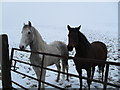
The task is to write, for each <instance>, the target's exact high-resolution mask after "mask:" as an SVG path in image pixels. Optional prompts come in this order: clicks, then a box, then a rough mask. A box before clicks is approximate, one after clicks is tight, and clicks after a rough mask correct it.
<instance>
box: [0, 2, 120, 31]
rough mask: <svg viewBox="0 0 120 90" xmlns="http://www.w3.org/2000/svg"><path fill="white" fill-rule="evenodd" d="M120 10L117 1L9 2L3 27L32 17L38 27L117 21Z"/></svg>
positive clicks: (5, 27) (4, 28)
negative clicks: (119, 10)
mask: <svg viewBox="0 0 120 90" xmlns="http://www.w3.org/2000/svg"><path fill="white" fill-rule="evenodd" d="M117 10H118V7H117V3H115V2H79V3H78V2H75V3H70V2H67V3H65V2H62V3H56V2H47V3H45V2H44V3H42V2H36V3H35V2H34V3H33V2H32V3H30V2H27V3H26V2H23V3H17V2H6V3H3V4H2V15H3V16H2V26H3V30H7V29H14V28H16V27H21V25H23V23H26V22H27V21H28V20H30V21H31V22H32V23H33V24H35V25H38V26H39V25H42V26H66V25H67V24H70V25H73V26H74V25H75V26H78V25H80V24H82V25H86V26H87V24H88V25H95V24H101V23H103V24H105V23H107V24H116V23H117V20H118V17H117V15H118V11H117Z"/></svg>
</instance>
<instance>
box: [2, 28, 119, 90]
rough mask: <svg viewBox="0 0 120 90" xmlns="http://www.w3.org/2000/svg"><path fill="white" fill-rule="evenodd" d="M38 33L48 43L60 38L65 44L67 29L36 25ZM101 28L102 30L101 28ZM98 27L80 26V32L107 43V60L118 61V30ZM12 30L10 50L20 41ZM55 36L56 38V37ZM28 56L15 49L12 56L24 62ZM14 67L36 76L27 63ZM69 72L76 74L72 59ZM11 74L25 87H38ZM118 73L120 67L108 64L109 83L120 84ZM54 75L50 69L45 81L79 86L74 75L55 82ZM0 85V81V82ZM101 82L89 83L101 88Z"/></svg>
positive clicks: (84, 82) (84, 81)
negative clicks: (68, 78)
mask: <svg viewBox="0 0 120 90" xmlns="http://www.w3.org/2000/svg"><path fill="white" fill-rule="evenodd" d="M36 28H37V29H38V30H39V32H40V34H41V35H42V37H43V39H44V40H45V41H46V42H47V43H50V42H52V41H54V40H60V41H63V42H65V43H66V44H67V33H68V32H67V29H66V27H54V28H51V27H47V26H46V27H42V26H41V27H39V26H38V27H36ZM101 29H102V30H101ZM104 29H106V31H104ZM104 29H103V28H100V29H96V28H95V29H87V28H84V27H83V28H82V29H81V32H83V33H84V34H85V36H86V37H87V38H88V40H89V41H90V42H93V41H97V40H99V41H102V42H104V43H105V44H106V45H107V48H108V58H107V61H113V62H118V59H119V58H120V57H119V56H118V36H117V35H118V34H117V33H118V32H117V31H114V30H113V31H109V30H107V29H108V28H107V26H106V27H104ZM12 32H14V34H15V35H16V38H14V36H13V34H12V33H11V32H8V35H9V45H10V51H11V48H12V47H14V48H15V47H16V48H18V46H19V42H20V37H21V34H20V32H21V31H16V30H14V31H12ZM56 37H57V38H56ZM70 55H72V56H73V55H74V52H72V53H70ZM29 56H30V53H25V52H18V51H15V53H14V58H15V59H19V60H22V61H25V62H29ZM16 67H17V68H16V69H17V70H18V71H20V72H23V73H25V74H27V75H30V76H33V77H35V78H36V75H35V72H34V70H33V69H32V67H31V66H29V65H25V64H21V63H17V65H16ZM49 68H52V69H56V66H55V65H52V66H49ZM69 73H72V74H76V75H78V74H77V72H76V70H75V65H74V63H73V61H72V60H69ZM11 75H12V80H13V81H16V82H17V83H20V84H21V85H23V86H24V87H26V88H37V87H38V83H37V81H35V80H32V79H30V78H27V77H25V76H22V75H19V74H16V73H14V72H12V73H11ZM119 75H120V68H118V67H117V66H113V65H110V69H109V76H108V82H110V83H115V84H119V85H120V80H119V78H118V77H119ZM83 76H86V71H85V70H83ZM56 77H57V73H55V72H52V71H47V74H46V81H47V82H49V83H52V84H54V85H58V86H60V87H66V86H71V87H69V88H79V80H78V78H75V77H70V81H69V82H68V81H66V80H63V79H62V76H61V79H60V81H59V82H56V81H55V80H56ZM100 78H101V75H99V73H98V68H97V67H96V71H95V74H94V79H97V80H99V79H100ZM0 86H1V83H0ZM13 87H15V88H19V87H18V86H16V85H14V84H13ZM45 87H46V88H53V87H51V86H48V85H45ZM86 87H87V83H86V80H83V88H86ZM101 87H102V84H99V83H96V82H92V84H91V88H96V89H97V88H101ZM108 87H109V88H114V87H111V86H108Z"/></svg>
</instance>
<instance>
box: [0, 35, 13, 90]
mask: <svg viewBox="0 0 120 90" xmlns="http://www.w3.org/2000/svg"><path fill="white" fill-rule="evenodd" d="M10 68H11V64H10V60H9V45H8V37H7V35H6V34H3V35H2V88H3V90H4V89H9V90H11V89H12V83H11V73H10Z"/></svg>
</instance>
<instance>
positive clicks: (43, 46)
mask: <svg viewBox="0 0 120 90" xmlns="http://www.w3.org/2000/svg"><path fill="white" fill-rule="evenodd" d="M32 32H33V33H34V38H35V39H34V41H36V42H37V43H38V45H41V46H37V45H36V46H37V49H38V51H39V50H40V51H45V49H46V45H47V43H46V42H45V41H44V40H43V39H42V36H41V35H40V33H39V32H38V30H37V29H35V28H34V27H32Z"/></svg>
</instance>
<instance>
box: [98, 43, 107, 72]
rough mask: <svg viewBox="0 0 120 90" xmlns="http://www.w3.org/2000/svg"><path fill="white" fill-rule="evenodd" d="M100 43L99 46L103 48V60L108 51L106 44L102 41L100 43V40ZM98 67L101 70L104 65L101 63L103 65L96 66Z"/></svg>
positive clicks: (105, 58)
mask: <svg viewBox="0 0 120 90" xmlns="http://www.w3.org/2000/svg"><path fill="white" fill-rule="evenodd" d="M100 43H101V47H102V48H103V50H104V58H103V60H104V61H106V60H107V53H108V51H107V46H106V45H105V44H104V43H102V42H100ZM98 67H99V71H100V72H101V71H102V72H103V69H104V67H105V64H103V65H99V66H98Z"/></svg>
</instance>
